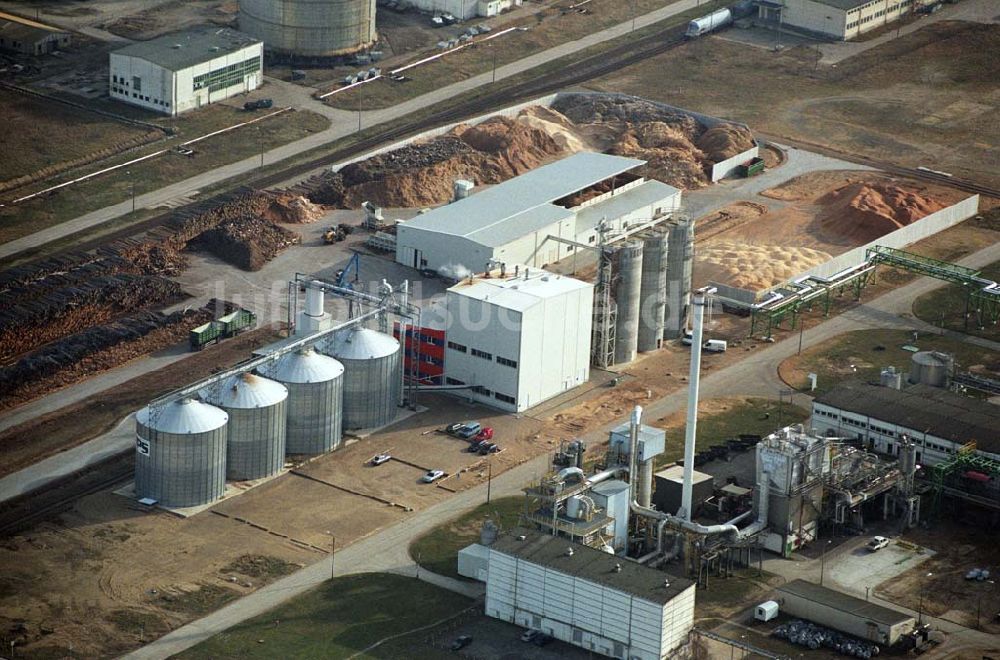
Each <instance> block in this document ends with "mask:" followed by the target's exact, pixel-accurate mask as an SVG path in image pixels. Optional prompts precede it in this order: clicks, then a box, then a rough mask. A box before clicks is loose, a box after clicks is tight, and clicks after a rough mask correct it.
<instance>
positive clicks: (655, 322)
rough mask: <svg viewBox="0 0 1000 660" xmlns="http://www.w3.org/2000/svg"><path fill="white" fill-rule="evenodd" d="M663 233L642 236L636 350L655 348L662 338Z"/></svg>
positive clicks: (665, 242)
mask: <svg viewBox="0 0 1000 660" xmlns="http://www.w3.org/2000/svg"><path fill="white" fill-rule="evenodd" d="M668 244H669V241H668V239H667V234H666V232H663V231H657V232H656V233H653V234H650V235H649V236H646V237H644V238H643V244H642V286H641V288H640V293H639V298H640V299H641V301H642V302H641V303H640V306H639V340H638V349H639V352H641V353H645V352H648V351H655V350H656V349H658V348H659V347H660V343H661V342H662V341H663V308H664V307H665V306H666V302H667V254H668V252H667V247H668Z"/></svg>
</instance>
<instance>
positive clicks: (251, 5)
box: [239, 0, 376, 59]
mask: <svg viewBox="0 0 1000 660" xmlns="http://www.w3.org/2000/svg"><path fill="white" fill-rule="evenodd" d="M239 29H240V31H242V32H245V33H246V34H248V35H250V36H251V37H254V38H256V39H260V40H261V41H263V42H264V49H265V50H266V51H267V52H268V53H271V54H274V55H278V56H279V57H282V58H291V59H295V58H324V57H332V56H336V55H344V54H348V53H354V52H357V51H359V50H363V49H365V48H368V47H369V46H371V45H372V44H373V43H374V42H375V40H376V33H375V0H240V12H239Z"/></svg>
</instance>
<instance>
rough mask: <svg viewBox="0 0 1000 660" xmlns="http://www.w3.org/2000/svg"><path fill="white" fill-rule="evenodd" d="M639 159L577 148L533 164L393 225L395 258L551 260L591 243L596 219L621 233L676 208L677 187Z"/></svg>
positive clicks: (428, 263) (475, 265) (539, 263)
mask: <svg viewBox="0 0 1000 660" xmlns="http://www.w3.org/2000/svg"><path fill="white" fill-rule="evenodd" d="M645 164H646V162H645V161H643V160H637V159H635V158H624V157H621V156H609V155H607V154H600V153H593V152H587V151H583V152H579V153H576V154H573V155H572V156H568V157H566V158H563V159H562V160H558V161H555V162H553V163H549V164H548V165H544V166H542V167H539V168H536V169H534V170H531V171H530V172H527V173H525V174H522V175H521V176H518V177H515V178H513V179H510V180H508V181H504V182H503V183H500V184H497V185H495V186H491V187H489V188H486V189H484V190H482V191H480V192H478V193H475V194H472V195H471V196H469V197H465V198H463V199H459V200H457V201H455V202H452V203H451V204H447V205H445V206H441V207H438V208H436V209H433V210H432V211H430V212H428V213H425V214H423V215H419V216H417V217H416V218H414V219H412V220H408V221H406V222H403V223H401V224H399V225H397V227H396V261H397V262H399V263H401V264H403V265H406V266H412V267H413V268H429V269H433V270H441V269H447V270H461V269H462V268H464V269H466V270H468V271H471V272H481V271H483V270H485V269H486V267H487V264H488V263H490V262H494V263H497V262H501V263H506V264H525V265H527V266H531V267H535V268H539V267H544V266H545V265H546V264H554V263H555V262H557V261H559V260H561V259H564V258H566V257H569V256H572V255H573V253H574V251H575V250H577V249H580V245H582V246H596V245H597V244H598V242H599V228H600V227H601V226H602V225H603V226H604V227H605V228H606V230H607V231H608V232H609V233H612V234H614V233H620V232H622V231H628V230H630V229H634V228H636V227H639V226H642V225H645V224H650V223H653V222H656V221H659V220H661V219H666V218H667V217H668V216H669V215H670V214H671V213H672V212H673V211H675V210H677V209H678V208H680V204H681V191H680V190H678V189H677V188H674V187H672V186H668V185H667V184H665V183H661V182H659V181H653V180H649V181H647V180H646V179H645V178H644V177H642V176H640V175H639V174H637V173H636V172H635V170H636V169H637V168H639V167H642V166H643V165H645ZM559 239H564V240H559ZM564 241H569V242H571V243H577V244H578V245H572V244H570V243H566V242H564Z"/></svg>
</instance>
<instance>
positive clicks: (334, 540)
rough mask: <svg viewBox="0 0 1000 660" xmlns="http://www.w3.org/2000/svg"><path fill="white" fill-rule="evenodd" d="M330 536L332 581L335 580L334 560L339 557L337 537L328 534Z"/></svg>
mask: <svg viewBox="0 0 1000 660" xmlns="http://www.w3.org/2000/svg"><path fill="white" fill-rule="evenodd" d="M327 534H329V535H330V579H331V580H332V579H333V575H334V572H333V571H334V568H333V567H334V560H335V559H336V557H337V537H336V536H334V535H333V532H327Z"/></svg>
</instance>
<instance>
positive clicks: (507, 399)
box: [493, 392, 517, 405]
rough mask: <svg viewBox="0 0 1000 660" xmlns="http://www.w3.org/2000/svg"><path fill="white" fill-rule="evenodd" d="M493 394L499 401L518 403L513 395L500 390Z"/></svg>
mask: <svg viewBox="0 0 1000 660" xmlns="http://www.w3.org/2000/svg"><path fill="white" fill-rule="evenodd" d="M493 396H494V397H496V399H497V400H498V401H503V402H504V403H509V404H511V405H513V404H515V403H517V399H515V398H514V397H512V396H507V395H506V394H500V393H499V392H494V393H493Z"/></svg>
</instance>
